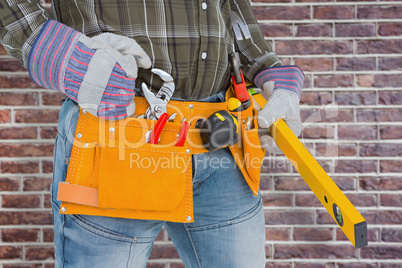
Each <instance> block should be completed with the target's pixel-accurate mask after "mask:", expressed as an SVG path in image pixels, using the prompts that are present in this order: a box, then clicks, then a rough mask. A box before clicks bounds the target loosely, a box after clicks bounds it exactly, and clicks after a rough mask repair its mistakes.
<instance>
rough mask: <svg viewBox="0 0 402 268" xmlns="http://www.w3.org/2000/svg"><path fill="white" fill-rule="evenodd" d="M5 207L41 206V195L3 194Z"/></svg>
mask: <svg viewBox="0 0 402 268" xmlns="http://www.w3.org/2000/svg"><path fill="white" fill-rule="evenodd" d="M1 204H2V207H3V208H39V207H40V197H39V196H38V195H3V196H2V202H1Z"/></svg>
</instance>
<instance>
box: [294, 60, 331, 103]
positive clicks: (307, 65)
mask: <svg viewBox="0 0 402 268" xmlns="http://www.w3.org/2000/svg"><path fill="white" fill-rule="evenodd" d="M295 65H297V66H299V67H300V69H302V70H303V71H304V72H323V71H332V70H333V69H334V61H333V59H331V58H312V59H305V58H297V59H295ZM304 94H306V92H303V94H302V96H303V95H304Z"/></svg>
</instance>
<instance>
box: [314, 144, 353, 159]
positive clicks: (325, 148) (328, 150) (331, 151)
mask: <svg viewBox="0 0 402 268" xmlns="http://www.w3.org/2000/svg"><path fill="white" fill-rule="evenodd" d="M315 149H316V156H319V155H320V156H326V157H331V156H332V157H338V156H355V155H356V151H357V146H356V144H345V143H338V144H330V143H316V147H315Z"/></svg>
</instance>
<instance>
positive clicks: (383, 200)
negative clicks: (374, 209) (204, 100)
mask: <svg viewBox="0 0 402 268" xmlns="http://www.w3.org/2000/svg"><path fill="white" fill-rule="evenodd" d="M380 205H381V206H384V207H402V195H400V194H381V195H380Z"/></svg>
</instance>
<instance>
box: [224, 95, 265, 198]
mask: <svg viewBox="0 0 402 268" xmlns="http://www.w3.org/2000/svg"><path fill="white" fill-rule="evenodd" d="M232 97H234V94H233V90H231V89H229V90H228V91H227V92H226V100H228V99H229V98H232ZM251 101H253V100H252V99H251ZM232 114H234V115H236V116H237V118H238V121H239V125H238V133H239V135H240V136H241V137H239V142H238V143H236V144H235V145H233V146H230V147H229V148H230V151H231V153H232V155H233V157H234V159H235V161H236V164H237V166H238V167H239V169H240V171H241V172H242V174H243V176H244V178H245V180H246V181H247V183H248V185H249V187H250V189H251V190H252V191H253V193H254V195H255V196H257V195H258V189H259V184H260V172H261V166H262V162H263V161H264V157H265V153H266V151H265V150H264V149H262V148H261V144H260V138H259V136H258V124H257V114H258V111H257V109H255V108H254V106H253V104H252V105H251V106H250V107H249V108H247V109H246V110H244V111H241V112H232ZM248 122H250V123H249V126H250V128H248Z"/></svg>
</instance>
